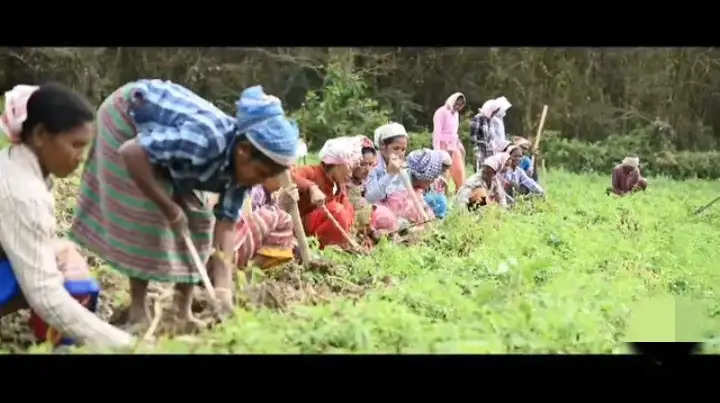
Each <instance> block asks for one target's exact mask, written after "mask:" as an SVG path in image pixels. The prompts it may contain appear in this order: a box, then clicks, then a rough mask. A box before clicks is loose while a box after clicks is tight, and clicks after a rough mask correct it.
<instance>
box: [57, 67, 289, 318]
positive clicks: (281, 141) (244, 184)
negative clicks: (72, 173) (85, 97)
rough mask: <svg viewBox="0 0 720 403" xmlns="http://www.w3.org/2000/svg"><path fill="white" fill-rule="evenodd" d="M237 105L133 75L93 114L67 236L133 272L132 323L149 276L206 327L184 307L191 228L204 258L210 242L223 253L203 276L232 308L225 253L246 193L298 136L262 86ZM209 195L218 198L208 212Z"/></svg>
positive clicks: (140, 311)
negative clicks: (169, 287)
mask: <svg viewBox="0 0 720 403" xmlns="http://www.w3.org/2000/svg"><path fill="white" fill-rule="evenodd" d="M236 106H237V117H236V118H233V117H231V116H228V115H226V114H225V113H223V112H222V111H221V110H220V109H218V108H217V107H215V106H214V105H212V104H211V103H210V102H208V101H206V100H204V99H203V98H201V97H199V96H197V95H196V94H194V93H192V92H191V91H189V90H188V89H186V88H184V87H182V86H180V85H177V84H174V83H171V82H169V81H161V80H139V81H136V82H132V83H129V84H126V85H125V86H123V87H122V88H120V89H118V90H117V91H115V92H114V93H113V94H112V95H110V97H108V98H107V99H106V100H105V102H104V103H103V104H102V106H100V109H99V110H98V116H97V119H98V122H97V126H98V135H97V137H96V139H95V141H94V143H93V146H92V149H91V151H90V155H89V157H88V161H87V164H86V166H85V172H84V174H83V178H82V186H81V193H80V196H79V198H78V209H77V212H76V216H75V219H74V222H73V226H72V230H71V236H72V238H73V239H74V240H76V241H77V242H78V243H80V244H82V245H84V246H85V247H87V248H88V249H90V250H92V251H93V252H95V253H97V254H98V255H99V256H102V257H103V258H104V259H105V260H107V261H108V262H109V263H110V265H111V266H112V267H113V268H114V269H116V270H118V271H120V272H121V273H124V274H126V275H127V276H129V278H130V296H131V305H130V309H129V312H128V322H129V323H128V324H129V325H131V326H132V325H136V324H142V323H147V320H148V318H147V317H146V313H145V296H146V292H147V285H148V281H149V280H153V281H162V282H172V283H175V284H176V290H177V291H178V292H177V295H176V296H177V298H176V307H177V309H178V316H179V318H178V319H180V320H182V321H185V322H186V323H194V324H196V325H202V323H199V322H198V321H197V320H195V319H194V318H193V316H192V314H191V310H190V307H191V303H192V290H193V285H194V284H196V283H198V282H199V280H200V276H199V274H198V273H197V272H196V271H195V270H194V269H193V267H192V263H191V262H192V260H191V256H190V255H189V252H188V250H187V248H186V246H185V244H184V242H183V234H187V233H188V230H189V235H190V236H191V239H192V241H193V242H194V243H195V245H196V247H197V249H198V252H199V254H200V256H201V258H202V259H203V260H207V259H208V256H209V255H210V251H211V247H212V246H214V248H215V250H216V251H219V252H220V253H217V254H214V255H213V256H212V259H211V260H210V262H212V263H211V264H210V265H209V266H210V273H209V274H210V277H211V280H212V282H213V283H214V285H215V287H216V290H217V294H218V297H219V298H220V300H221V302H222V306H223V308H224V312H226V313H229V312H231V310H232V305H233V304H232V301H233V300H232V292H231V289H232V287H231V285H232V271H231V267H232V265H230V264H227V263H228V260H227V258H223V257H224V256H227V257H229V256H231V255H232V252H233V247H234V242H233V241H234V233H235V231H234V230H235V225H236V221H238V219H239V217H240V214H241V207H242V203H243V201H244V199H245V196H246V193H247V190H248V189H249V188H250V187H251V186H253V185H255V184H258V183H261V182H262V181H264V180H265V179H266V178H268V177H271V176H274V175H277V174H278V173H280V172H281V171H282V170H284V169H286V168H288V167H289V166H290V165H292V164H293V163H294V162H295V160H296V156H297V155H296V154H297V152H298V138H299V135H298V129H297V126H296V125H295V124H294V123H293V122H290V121H289V120H287V118H286V117H285V114H284V111H283V109H282V106H281V105H280V101H279V100H278V99H277V98H275V97H271V96H268V95H265V93H264V92H263V90H262V88H261V87H259V86H256V87H251V88H248V89H246V90H245V91H243V93H242V94H241V97H240V99H239V100H238V101H237V103H236ZM205 192H214V193H219V194H220V195H221V196H220V200H219V202H218V204H217V205H216V206H215V208H214V211H213V210H212V209H211V208H210V206H209V203H208V198H207V196H208V195H207V193H205ZM216 220H217V222H216ZM211 242H212V244H211ZM132 327H134V326H132Z"/></svg>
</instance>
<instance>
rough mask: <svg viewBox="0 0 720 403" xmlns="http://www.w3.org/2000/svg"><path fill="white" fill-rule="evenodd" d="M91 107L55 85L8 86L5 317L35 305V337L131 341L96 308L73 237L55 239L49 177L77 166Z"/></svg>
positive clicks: (2, 242)
mask: <svg viewBox="0 0 720 403" xmlns="http://www.w3.org/2000/svg"><path fill="white" fill-rule="evenodd" d="M93 120H94V116H93V110H92V108H91V107H90V105H89V104H88V103H87V101H85V100H84V99H83V98H82V97H80V96H79V95H78V94H76V93H75V92H73V91H72V90H70V89H68V88H66V87H64V86H61V85H57V84H48V85H43V86H40V87H36V86H28V85H19V86H16V87H15V88H13V89H12V90H11V91H9V92H6V93H5V111H4V113H3V114H2V116H1V117H0V129H1V131H2V132H3V133H4V134H6V135H7V136H8V137H9V139H10V143H11V145H10V146H8V147H6V148H4V149H3V150H1V151H0V317H2V316H4V315H7V314H9V313H12V312H15V311H17V310H19V309H23V308H28V307H29V308H30V309H31V316H30V325H31V327H32V330H33V333H34V334H35V337H36V339H37V340H38V341H44V340H46V339H49V340H50V341H51V342H52V343H53V344H55V345H58V344H74V343H75V342H76V341H77V342H80V343H85V344H89V345H94V346H97V347H111V348H118V347H129V346H131V345H132V343H134V339H133V337H132V336H131V335H129V334H127V333H125V332H123V331H122V330H120V329H117V328H115V327H113V326H111V325H110V324H108V323H106V322H104V321H102V320H101V319H100V318H98V317H97V316H95V314H94V313H93V312H92V311H94V310H95V307H96V306H97V299H98V293H99V291H100V289H99V287H98V284H97V282H96V281H95V280H94V279H92V277H90V273H89V270H88V267H87V263H86V262H85V259H84V258H83V257H82V255H80V253H79V252H78V251H77V248H76V247H75V245H74V244H73V243H72V242H69V241H67V240H61V239H58V238H57V236H56V230H57V228H56V227H57V222H56V219H55V215H54V200H53V195H52V193H51V190H50V189H51V187H52V179H51V176H54V177H56V178H64V177H67V176H68V175H70V174H71V173H72V172H73V171H75V170H76V169H77V167H78V166H79V165H80V163H81V162H82V160H83V155H84V152H85V150H86V148H87V146H88V145H89V144H90V142H91V141H92V138H93V135H94V130H93Z"/></svg>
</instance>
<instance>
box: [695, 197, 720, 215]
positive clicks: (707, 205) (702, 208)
mask: <svg viewBox="0 0 720 403" xmlns="http://www.w3.org/2000/svg"><path fill="white" fill-rule="evenodd" d="M718 200H720V197H718V198H716V199H715V200H713V201H711V202H710V203H708V204H706V205H705V206H703V207H701V208H700V209H699V210H698V211H696V212H695V215H698V214H700V213H702V212H703V211H705V209H707V208H708V207H710V206H712V205H713V204H715V202H716V201H718Z"/></svg>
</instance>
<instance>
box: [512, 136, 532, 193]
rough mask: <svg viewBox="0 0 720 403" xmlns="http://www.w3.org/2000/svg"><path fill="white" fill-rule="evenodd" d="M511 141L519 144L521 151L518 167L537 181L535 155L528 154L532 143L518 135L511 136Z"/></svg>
mask: <svg viewBox="0 0 720 403" xmlns="http://www.w3.org/2000/svg"><path fill="white" fill-rule="evenodd" d="M512 142H513V144H514V145H516V146H519V147H520V148H521V150H522V152H523V157H522V159H521V160H520V164H519V165H520V168H522V169H523V171H525V173H526V174H527V175H528V176H529V177H531V178H532V179H533V180H534V181H535V182H537V180H538V179H537V176H536V174H537V172H535V165H534V162H535V157H534V156H532V155H530V150H531V147H532V144H531V143H530V140H528V139H526V138H524V137H520V136H513V138H512Z"/></svg>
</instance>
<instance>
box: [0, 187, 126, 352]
mask: <svg viewBox="0 0 720 403" xmlns="http://www.w3.org/2000/svg"><path fill="white" fill-rule="evenodd" d="M6 202H8V200H3V203H0V214H2V217H3V219H2V220H0V244H2V245H3V247H4V248H5V252H6V253H7V256H8V259H9V260H10V262H11V264H12V266H13V273H15V277H16V278H17V281H18V283H19V285H20V289H21V290H22V293H23V296H24V297H25V300H26V301H27V303H28V305H30V307H31V308H32V309H33V310H35V312H37V314H38V315H39V316H40V317H41V318H42V319H43V320H45V321H46V322H47V323H48V324H49V325H50V326H51V327H53V328H56V329H58V330H59V331H60V332H61V333H62V334H64V335H68V336H70V337H73V338H77V339H78V340H79V341H81V342H83V343H86V344H90V345H93V346H98V347H114V348H117V347H129V346H130V345H131V344H132V343H133V342H134V340H133V338H132V337H131V336H130V335H129V334H127V333H125V332H123V331H121V330H120V329H117V328H115V327H113V326H111V325H110V324H108V323H106V322H104V321H103V320H101V319H100V318H98V317H97V316H96V315H95V314H93V313H92V312H90V311H88V310H87V309H86V308H85V307H83V306H82V305H80V303H79V302H78V301H76V300H75V299H74V298H73V297H72V296H70V294H69V293H68V292H67V291H66V290H65V287H64V285H63V283H64V278H63V275H62V273H61V272H60V270H59V269H58V266H57V263H56V258H55V249H56V239H55V228H54V227H55V225H54V223H55V218H54V217H53V216H52V209H51V208H49V205H48V203H43V201H42V200H41V199H40V200H38V199H30V198H28V199H24V200H22V199H21V200H17V199H16V200H13V201H12V203H6Z"/></svg>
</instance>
